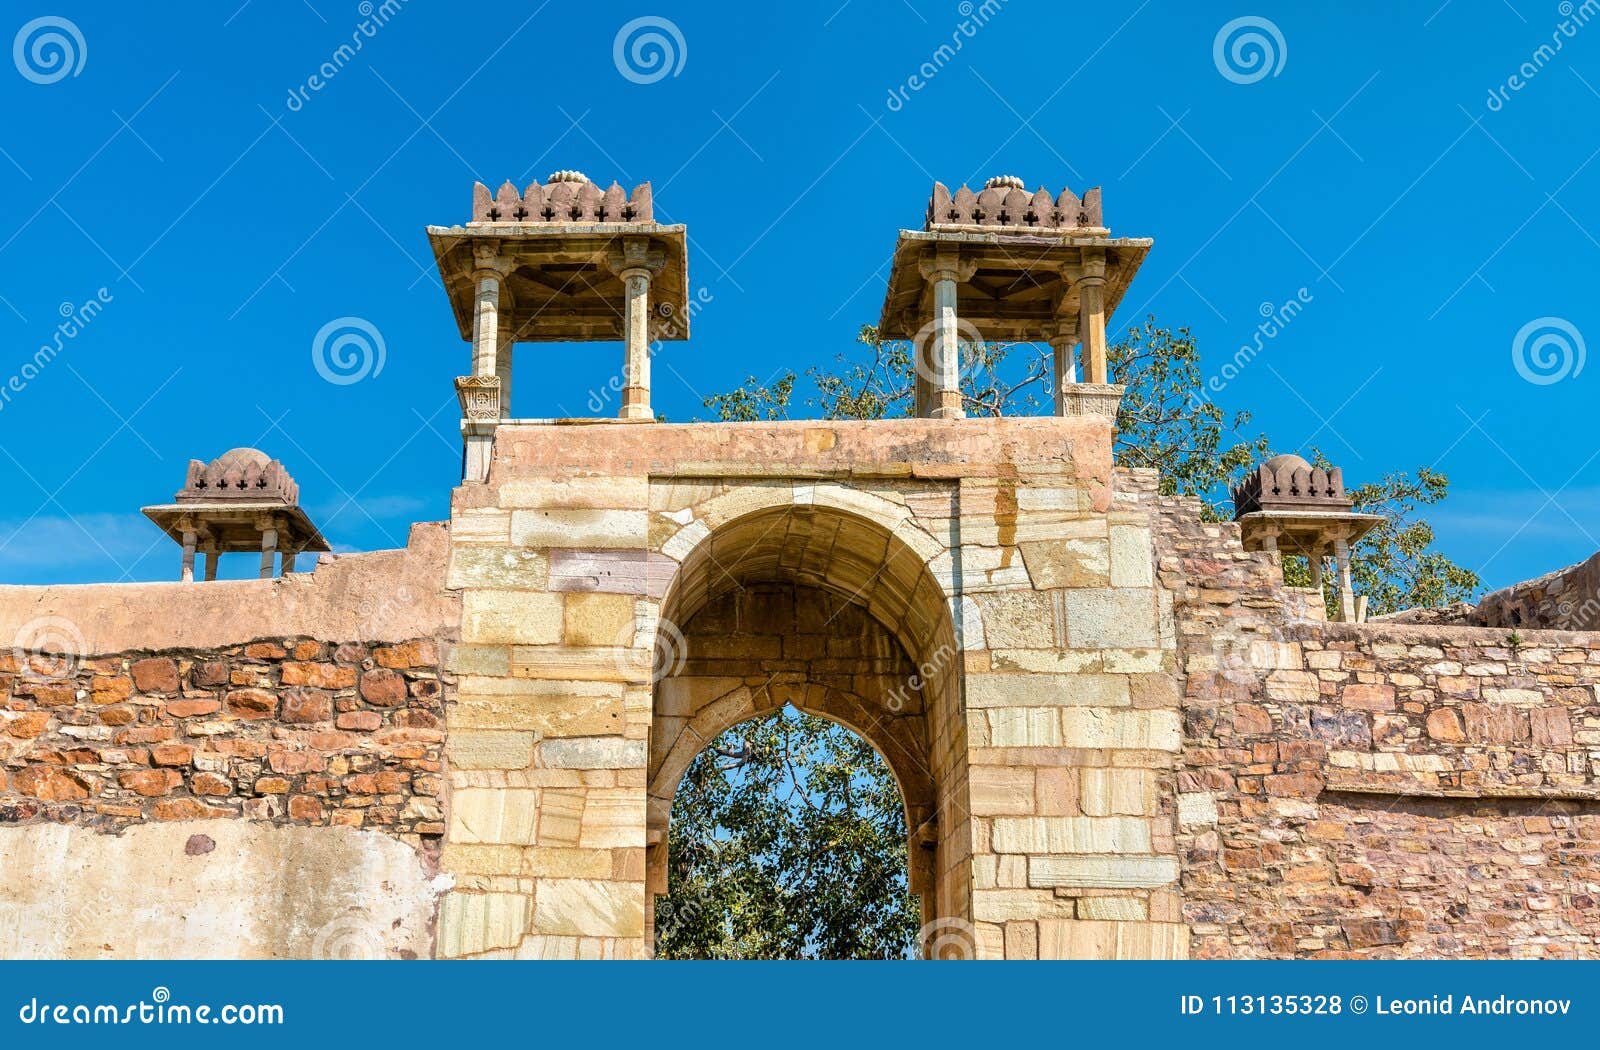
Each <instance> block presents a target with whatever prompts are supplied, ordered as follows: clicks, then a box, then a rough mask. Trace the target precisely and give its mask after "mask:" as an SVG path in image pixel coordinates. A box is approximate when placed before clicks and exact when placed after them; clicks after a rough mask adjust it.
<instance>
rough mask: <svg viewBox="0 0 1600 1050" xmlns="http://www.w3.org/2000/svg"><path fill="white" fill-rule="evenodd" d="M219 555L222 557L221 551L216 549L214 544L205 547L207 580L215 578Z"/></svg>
mask: <svg viewBox="0 0 1600 1050" xmlns="http://www.w3.org/2000/svg"><path fill="white" fill-rule="evenodd" d="M221 557H222V552H221V551H219V550H217V548H216V546H215V545H214V544H213V545H212V546H210V547H208V548H206V580H207V582H209V581H211V580H214V579H216V578H217V561H218V559H220V558H221Z"/></svg>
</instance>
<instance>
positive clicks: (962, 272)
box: [912, 251, 977, 419]
mask: <svg viewBox="0 0 1600 1050" xmlns="http://www.w3.org/2000/svg"><path fill="white" fill-rule="evenodd" d="M921 267H922V273H923V276H924V277H925V278H927V280H928V282H929V283H930V285H931V288H932V306H933V318H932V321H931V322H930V326H929V328H928V329H926V331H927V333H928V334H927V336H926V337H925V338H924V339H922V340H919V341H918V342H920V343H921V344H922V345H920V346H913V347H912V350H913V352H914V353H916V355H917V358H918V360H917V361H916V366H917V370H918V372H919V373H925V375H926V380H927V382H926V387H925V390H926V392H925V395H924V399H923V404H922V406H921V409H920V411H919V412H918V415H921V416H924V417H926V418H929V419H960V418H962V417H963V416H965V415H966V411H965V409H963V408H962V405H961V323H960V322H961V319H960V317H958V316H957V312H956V286H957V285H959V284H960V283H961V282H963V281H968V280H971V279H972V275H973V273H974V272H976V270H977V263H976V262H970V261H969V262H962V260H961V257H960V256H959V255H958V254H957V253H955V252H946V251H941V252H938V253H937V254H935V255H934V256H933V257H932V258H930V259H925V260H923V262H922V263H921Z"/></svg>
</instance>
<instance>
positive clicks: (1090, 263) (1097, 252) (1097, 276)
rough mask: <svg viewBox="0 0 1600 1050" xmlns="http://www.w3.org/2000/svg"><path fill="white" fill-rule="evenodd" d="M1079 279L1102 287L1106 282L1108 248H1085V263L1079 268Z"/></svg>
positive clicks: (1084, 282)
mask: <svg viewBox="0 0 1600 1050" xmlns="http://www.w3.org/2000/svg"><path fill="white" fill-rule="evenodd" d="M1077 279H1078V281H1079V282H1081V283H1083V284H1089V285H1093V286H1095V287H1100V286H1102V285H1104V284H1105V283H1106V250H1105V249H1104V248H1085V249H1084V250H1083V264H1082V266H1081V268H1080V269H1079V273H1078V278H1077Z"/></svg>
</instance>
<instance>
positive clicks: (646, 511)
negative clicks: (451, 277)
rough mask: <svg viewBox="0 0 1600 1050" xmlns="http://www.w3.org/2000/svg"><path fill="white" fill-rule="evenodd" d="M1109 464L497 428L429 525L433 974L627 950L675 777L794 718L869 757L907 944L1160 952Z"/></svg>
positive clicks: (1121, 539) (1157, 802)
mask: <svg viewBox="0 0 1600 1050" xmlns="http://www.w3.org/2000/svg"><path fill="white" fill-rule="evenodd" d="M646 433H648V436H649V440H648V441H645V440H642V438H643V436H644V435H645V434H646ZM1109 449H1110V421H1109V420H1107V419H1104V418H1100V417H1093V416H1087V417H1076V418H1044V419H1013V420H984V421H981V422H980V421H976V420H972V421H964V420H919V419H910V420H897V421H880V422H866V423H828V424H810V423H770V424H769V423H751V424H735V425H728V424H684V425H661V424H658V425H655V426H653V427H650V428H649V429H648V431H646V430H645V429H644V428H641V427H640V426H636V425H628V424H610V425H587V426H581V427H579V426H571V427H565V426H551V425H548V424H541V425H514V424H507V425H501V426H500V427H499V428H498V429H497V432H496V434H495V445H494V453H495V454H494V461H493V467H492V469H491V471H490V475H489V479H488V481H487V482H486V483H482V484H468V485H463V486H462V487H461V488H460V489H458V490H457V492H456V498H455V507H454V511H453V515H452V528H451V533H452V536H451V542H452V545H453V555H452V566H451V575H450V581H449V582H450V585H451V586H452V587H459V588H461V590H462V600H463V621H462V644H461V646H460V648H459V650H458V652H457V654H456V657H455V660H454V667H455V669H456V672H457V675H458V684H457V690H458V692H457V701H456V704H455V706H454V708H453V710H452V712H451V714H450V716H449V734H448V737H447V744H446V749H447V758H448V762H449V765H450V767H451V773H450V779H451V784H452V794H451V814H450V825H449V830H448V832H447V835H446V845H445V851H444V858H443V861H444V867H445V868H446V870H448V871H450V872H452V873H453V875H454V876H455V879H456V886H455V889H454V890H453V891H452V892H451V893H450V894H449V895H448V896H447V898H446V900H445V904H444V908H443V911H442V914H441V919H440V938H441V939H440V943H439V950H440V953H441V954H444V955H480V954H521V955H549V956H563V957H564V956H590V955H598V956H637V955H642V954H647V952H648V946H649V944H650V937H649V929H648V927H649V919H648V916H649V915H650V902H651V900H652V898H653V896H654V895H655V894H659V893H661V892H664V890H665V886H664V882H663V880H664V872H665V860H666V858H665V856H664V854H663V853H662V852H661V851H662V850H664V848H665V846H664V844H665V842H666V821H667V816H668V814H669V812H670V808H671V799H672V792H673V790H674V788H675V786H676V783H677V779H678V778H679V777H680V776H681V775H682V772H683V770H684V768H686V767H687V765H688V763H689V762H690V761H691V760H692V758H693V757H694V755H695V754H697V753H698V752H699V751H700V750H701V749H702V748H703V747H704V745H705V743H706V742H708V741H709V740H711V739H712V738H713V737H714V736H715V735H716V734H717V733H718V732H720V731H721V730H722V729H725V728H727V727H728V726H731V725H733V724H736V723H737V722H739V721H741V720H743V719H746V718H749V717H751V716H753V715H755V714H758V713H760V712H762V711H765V710H769V709H772V708H776V707H778V706H781V705H782V704H783V703H786V702H788V703H793V704H794V705H795V706H797V707H799V708H800V709H802V710H807V711H811V712H813V713H816V714H820V715H822V716H824V717H829V718H834V719H836V720H837V721H840V722H842V723H843V724H845V725H846V726H848V727H850V728H851V729H853V730H855V731H857V732H858V733H860V734H861V735H862V736H864V737H865V738H866V739H867V740H869V741H870V742H871V743H872V744H873V745H874V746H875V747H877V748H878V750H879V751H880V752H881V753H882V754H883V755H884V756H885V758H886V759H887V760H888V762H889V764H890V766H891V768H892V769H893V770H894V772H895V775H896V777H897V779H898V780H899V782H900V787H901V790H902V795H903V797H904V798H905V800H906V805H907V811H908V826H909V828H910V834H911V838H912V843H911V845H912V850H911V855H912V857H913V858H914V859H913V862H912V871H911V879H912V885H913V888H914V889H915V890H916V892H918V893H920V894H922V896H923V901H924V913H925V918H926V920H927V922H928V924H929V927H928V931H929V936H930V937H933V938H937V939H939V940H940V941H941V943H942V944H944V945H946V946H948V945H949V944H950V942H951V940H952V938H954V939H956V940H957V941H958V942H960V944H961V945H963V946H964V947H965V948H966V950H967V951H969V952H971V953H975V954H977V955H979V956H1001V955H1013V956H1015V955H1046V956H1135V957H1137V956H1151V955H1155V956H1170V955H1174V954H1182V952H1183V951H1184V946H1185V945H1186V944H1187V935H1186V934H1185V933H1184V932H1183V927H1182V926H1181V924H1180V922H1179V917H1178V914H1177V907H1178V904H1177V896H1176V890H1175V886H1174V883H1175V880H1176V878H1177V861H1176V857H1175V854H1174V849H1173V842H1172V831H1171V828H1172V826H1173V825H1172V819H1173V818H1172V810H1171V806H1172V804H1173V803H1172V797H1171V788H1170V776H1169V775H1167V774H1168V771H1170V768H1171V765H1172V762H1173V760H1174V753H1175V752H1176V750H1177V747H1178V738H1179V724H1178V723H1179V717H1178V688H1177V685H1176V680H1175V678H1174V656H1173V645H1174V642H1173V634H1172V629H1171V624H1170V607H1169V606H1168V605H1167V604H1166V602H1165V601H1164V599H1163V597H1162V594H1161V592H1160V591H1159V590H1158V588H1157V587H1156V585H1155V579H1154V570H1153V556H1152V552H1151V542H1150V522H1149V521H1148V520H1147V514H1148V502H1149V501H1145V502H1144V503H1141V502H1138V501H1135V500H1132V499H1129V500H1128V502H1127V505H1126V506H1125V507H1124V506H1122V505H1121V504H1120V503H1119V502H1118V501H1117V499H1116V498H1115V497H1114V494H1113V492H1112V488H1111V485H1110V454H1109ZM1131 495H1133V494H1131V493H1130V496H1131ZM774 610H777V611H774ZM830 643H831V644H830ZM1164 783H1166V784H1168V785H1169V786H1165V787H1163V786H1162V785H1163V784H1164Z"/></svg>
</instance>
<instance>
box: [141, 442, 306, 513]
mask: <svg viewBox="0 0 1600 1050" xmlns="http://www.w3.org/2000/svg"><path fill="white" fill-rule="evenodd" d="M173 499H174V500H175V501H176V502H178V503H199V502H215V501H216V500H219V499H225V500H227V501H229V502H233V503H239V502H245V503H254V502H261V503H282V504H284V505H293V504H296V503H299V502H300V486H298V485H296V484H295V482H294V479H293V478H291V477H290V476H289V472H288V471H287V470H285V469H284V468H283V464H282V463H280V462H278V461H277V460H275V459H272V458H270V457H269V456H267V454H266V453H264V452H259V451H257V450H256V449H253V448H236V449H232V450H230V451H228V452H225V453H223V454H222V455H220V456H218V457H217V458H216V459H214V460H212V461H211V462H209V463H207V462H206V461H205V460H203V459H191V460H190V461H189V474H188V477H187V479H186V480H185V481H184V484H183V488H182V489H180V490H178V493H177V495H175V496H174V497H173Z"/></svg>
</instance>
